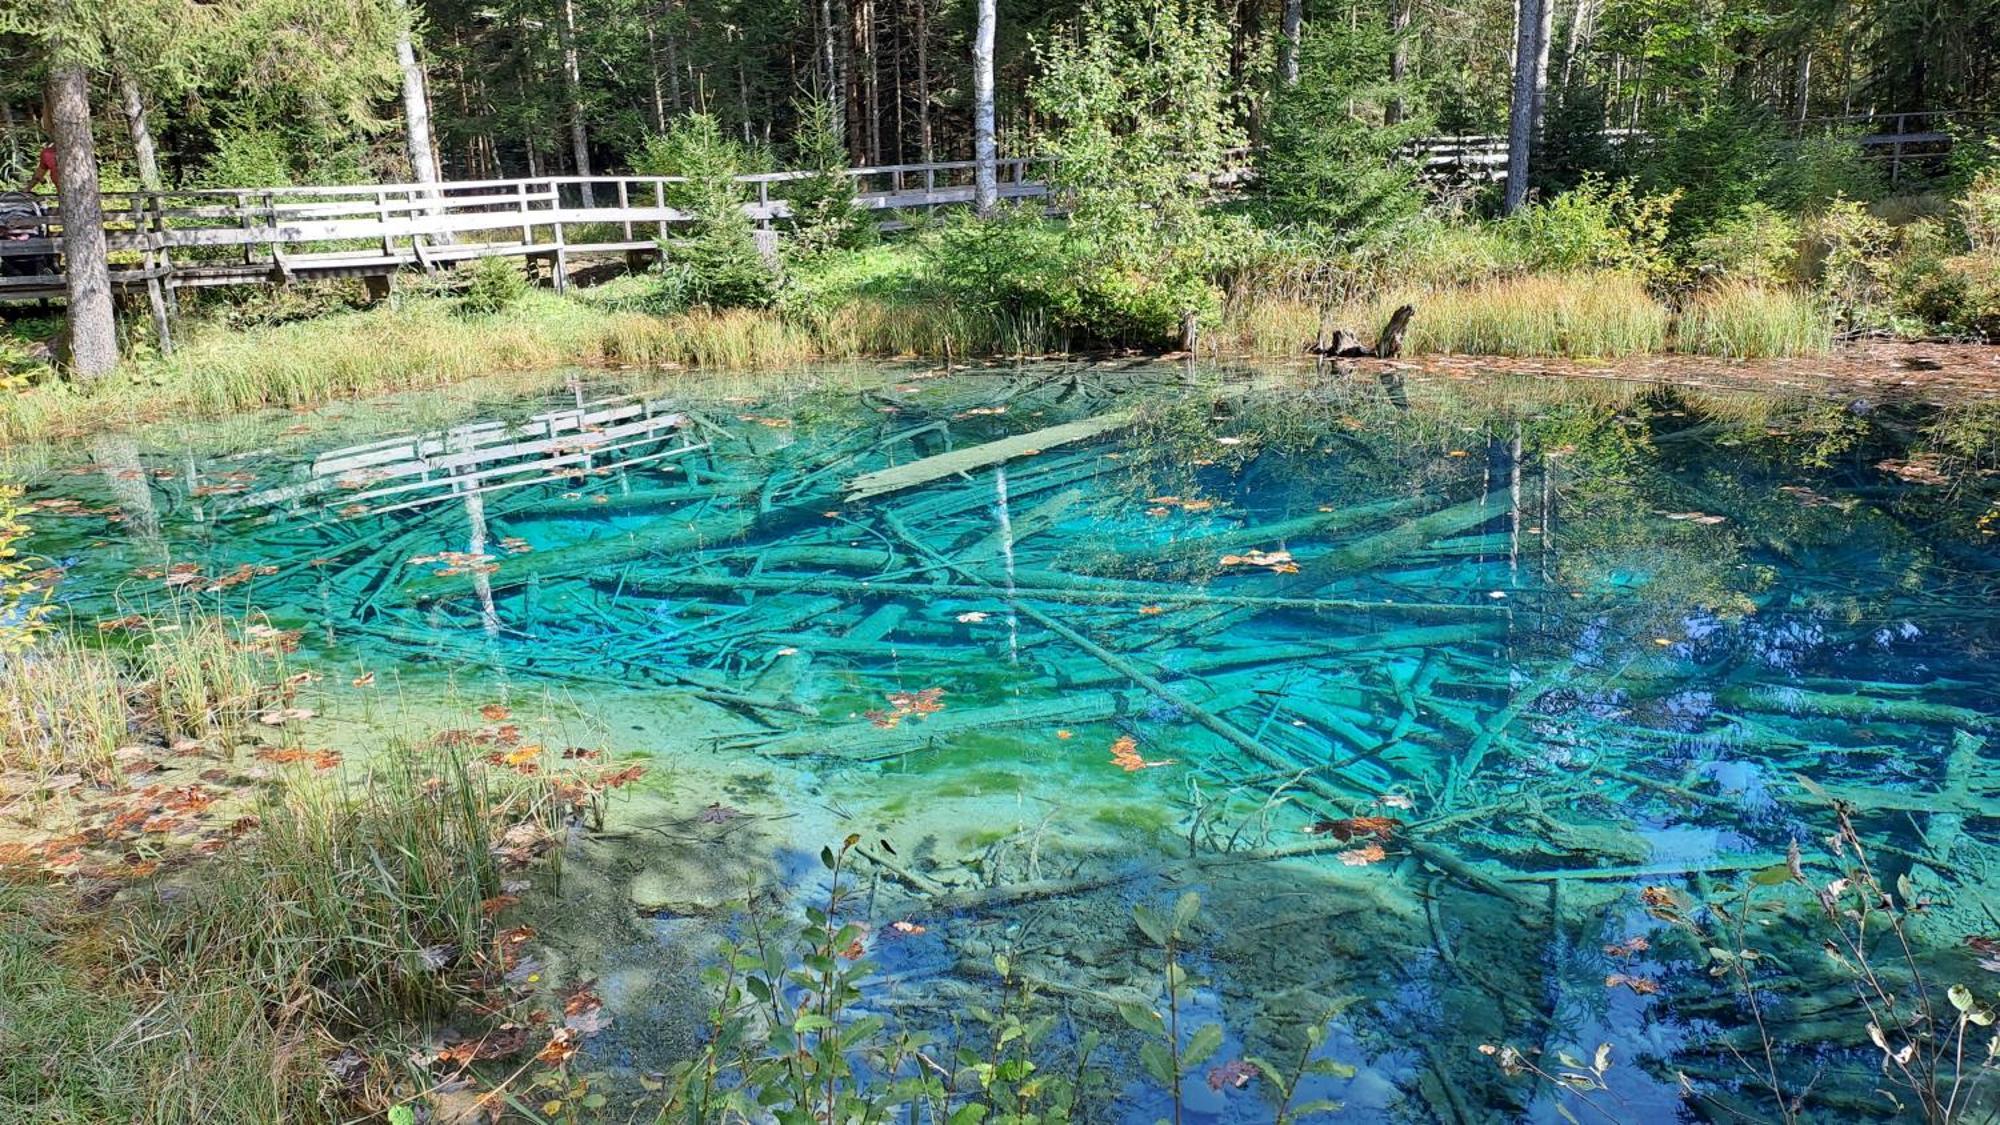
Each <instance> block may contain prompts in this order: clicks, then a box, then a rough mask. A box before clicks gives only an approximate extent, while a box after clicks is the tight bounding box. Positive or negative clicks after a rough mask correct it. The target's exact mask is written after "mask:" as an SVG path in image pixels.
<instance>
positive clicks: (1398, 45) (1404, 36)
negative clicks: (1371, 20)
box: [1382, 0, 1415, 125]
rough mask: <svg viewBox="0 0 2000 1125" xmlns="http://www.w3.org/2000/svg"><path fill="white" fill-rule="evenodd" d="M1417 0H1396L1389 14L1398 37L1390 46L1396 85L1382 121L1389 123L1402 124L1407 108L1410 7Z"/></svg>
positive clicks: (1392, 78)
mask: <svg viewBox="0 0 2000 1125" xmlns="http://www.w3.org/2000/svg"><path fill="white" fill-rule="evenodd" d="M1414 3H1415V0H1395V8H1394V10H1393V11H1391V12H1390V14H1389V31H1390V33H1391V34H1392V35H1394V36H1395V37H1396V39H1395V42H1394V43H1393V44H1391V45H1390V47H1389V85H1390V86H1392V87H1394V90H1393V92H1392V93H1391V95H1390V97H1389V105H1388V108H1386V109H1384V110H1383V111H1382V121H1383V123H1384V124H1387V125H1400V124H1402V123H1403V115H1404V114H1405V112H1407V111H1406V109H1405V107H1404V105H1403V79H1404V78H1406V77H1407V76H1408V75H1409V72H1410V8H1411V6H1412V5H1413V4H1414Z"/></svg>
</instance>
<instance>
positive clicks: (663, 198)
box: [653, 180, 667, 242]
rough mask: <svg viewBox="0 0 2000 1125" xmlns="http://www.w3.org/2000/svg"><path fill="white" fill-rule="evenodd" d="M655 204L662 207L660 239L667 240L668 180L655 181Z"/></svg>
mask: <svg viewBox="0 0 2000 1125" xmlns="http://www.w3.org/2000/svg"><path fill="white" fill-rule="evenodd" d="M653 206H655V207H657V208H659V209H660V218H659V222H658V224H657V231H658V234H659V239H660V241H662V242H665V241H666V240H667V216H666V210H667V181H665V180H654V181H653Z"/></svg>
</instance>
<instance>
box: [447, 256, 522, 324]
mask: <svg viewBox="0 0 2000 1125" xmlns="http://www.w3.org/2000/svg"><path fill="white" fill-rule="evenodd" d="M527 294H528V277H527V274H526V273H525V272H524V271H523V270H522V269H521V264H520V263H519V262H516V261H515V260H513V259H512V258H480V259H477V260H475V261H474V262H473V263H472V265H471V266H470V267H468V268H467V270H466V280H465V291H464V292H463V293H460V294H459V297H458V307H459V309H460V311H462V312H465V313H469V314H471V315H473V316H492V315H493V314H495V313H501V312H505V311H507V310H508V309H510V308H512V307H513V306H514V303H515V302H516V301H519V300H520V299H521V298H522V297H525V296H527Z"/></svg>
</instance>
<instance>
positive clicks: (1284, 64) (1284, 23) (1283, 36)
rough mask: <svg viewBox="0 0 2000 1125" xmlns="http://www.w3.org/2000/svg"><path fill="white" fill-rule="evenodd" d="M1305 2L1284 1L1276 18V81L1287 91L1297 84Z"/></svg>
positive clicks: (1303, 29)
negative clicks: (1282, 84) (1282, 9)
mask: <svg viewBox="0 0 2000 1125" xmlns="http://www.w3.org/2000/svg"><path fill="white" fill-rule="evenodd" d="M1305 22H1306V5H1305V0H1285V10H1284V12H1283V13H1281V14H1280V15H1279V17H1278V80H1279V81H1280V82H1282V83H1284V85H1285V87H1286V88H1287V89H1290V88H1291V87H1293V86H1296V85H1298V84H1299V39H1300V37H1301V36H1302V35H1304V33H1305Z"/></svg>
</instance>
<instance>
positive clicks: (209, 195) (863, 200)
mask: <svg viewBox="0 0 2000 1125" xmlns="http://www.w3.org/2000/svg"><path fill="white" fill-rule="evenodd" d="M1034 163H1036V161H1034V160H1032V159H1010V160H1002V161H1001V162H1000V169H1001V179H1000V196H1001V198H1002V199H1033V198H1040V197H1043V196H1046V195H1048V194H1049V188H1048V185H1047V184H1046V183H1045V182H1043V181H1041V180H1039V179H1035V178H1031V177H1030V174H1029V170H1030V166H1031V165H1032V164H1034ZM973 170H974V164H973V162H972V161H951V162H944V163H935V164H901V165H888V166H883V167H867V168H852V169H848V170H847V171H846V175H847V176H848V177H849V178H850V179H852V180H853V181H854V182H855V185H856V188H857V189H858V192H857V199H858V201H859V203H860V204H861V206H862V207H864V208H867V209H868V210H871V211H874V212H877V213H879V214H880V215H881V216H882V218H881V220H880V222H881V224H882V225H883V226H884V227H890V228H893V227H897V226H901V225H904V223H905V220H904V219H903V218H902V214H903V213H905V212H917V211H929V210H932V209H935V208H938V207H948V206H962V205H968V204H970V203H971V202H972V199H973V187H972V183H971V180H972V174H973ZM808 175H810V174H809V173H804V172H772V173H766V174H761V175H753V176H743V177H740V178H739V179H740V181H741V182H742V183H743V185H744V188H745V194H746V196H748V197H749V198H748V200H747V201H746V202H745V203H744V205H743V210H744V212H745V213H746V214H748V215H749V216H750V218H751V219H752V220H753V221H754V222H755V223H756V224H757V226H758V227H759V228H760V230H763V231H771V230H772V228H773V226H774V224H776V223H780V222H782V221H783V220H784V219H786V218H787V217H788V216H789V215H790V206H789V204H788V203H787V202H786V201H785V199H784V189H785V185H787V184H788V183H791V182H795V181H798V180H802V179H805V178H806V177H807V176H808ZM678 182H680V181H679V180H678V179H677V178H675V177H666V176H543V177H537V178H534V179H516V180H472V181H467V180H454V181H448V182H445V183H438V184H379V185H360V186H313V187H283V188H211V189H203V190H190V191H160V192H106V193H105V194H104V207H105V234H106V237H107V240H108V242H109V244H110V249H111V254H112V270H111V280H112V284H113V285H114V286H115V287H117V288H119V289H123V290H135V289H141V290H145V291H146V292H147V293H148V294H149V296H151V297H152V298H153V300H154V303H155V305H156V306H161V305H171V304H172V303H173V302H174V294H175V293H176V292H177V291H178V290H181V289H192V288H201V287H205V286H216V285H255V284H285V283H289V282H293V281H300V280H310V279H317V278H329V277H360V278H365V279H368V280H369V281H370V283H371V288H373V289H379V290H380V291H383V292H386V288H387V284H388V279H389V278H390V277H391V276H392V275H393V274H395V273H396V272H397V271H398V270H402V269H407V268H417V269H423V270H426V271H428V270H434V269H437V268H438V267H440V266H444V265H448V264H451V263H455V262H459V261H463V260H466V259H470V258H490V257H515V258H521V259H524V260H527V261H529V262H533V263H536V264H538V265H546V268H547V269H548V271H549V275H550V280H551V281H552V283H553V284H554V285H555V286H556V287H557V288H559V289H560V288H563V287H564V286H565V285H566V284H567V281H568V277H569V265H570V259H571V258H572V257H576V256H581V255H592V254H614V255H615V254H624V255H629V256H631V257H633V258H635V259H636V258H642V257H644V256H647V255H653V254H657V253H659V242H660V240H661V239H671V238H672V237H673V234H674V231H675V229H676V228H677V227H679V226H680V225H682V224H685V223H686V222H687V221H688V220H689V219H690V218H692V216H691V215H689V214H687V213H686V212H683V211H680V210H678V209H676V208H674V207H672V206H669V205H668V202H667V199H668V196H669V194H670V190H671V188H672V186H673V185H674V184H676V183H678ZM38 199H39V201H40V202H41V204H42V205H43V207H44V208H46V210H44V212H43V213H42V214H41V215H40V216H38V217H33V218H29V217H22V218H18V219H14V220H11V221H8V222H6V224H5V225H6V227H7V228H9V229H8V231H6V232H0V233H11V234H12V236H13V237H9V238H0V301H9V300H11V301H20V300H45V299H48V298H52V297H61V296H62V295H63V292H64V288H63V287H64V279H63V275H62V273H61V272H60V267H59V264H58V263H59V261H60V257H59V256H60V254H61V251H62V215H61V213H60V212H59V211H57V210H54V209H53V207H54V200H53V198H52V197H47V196H43V197H38ZM24 234H25V235H26V237H22V235H24Z"/></svg>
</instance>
